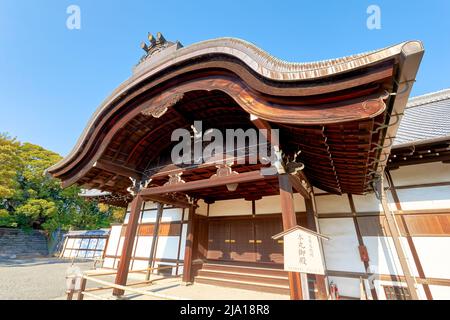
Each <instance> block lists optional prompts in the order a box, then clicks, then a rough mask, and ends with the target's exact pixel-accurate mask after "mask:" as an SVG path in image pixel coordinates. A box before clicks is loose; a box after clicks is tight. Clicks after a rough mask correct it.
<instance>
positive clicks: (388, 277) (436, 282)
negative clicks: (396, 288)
mask: <svg viewBox="0 0 450 320" xmlns="http://www.w3.org/2000/svg"><path fill="white" fill-rule="evenodd" d="M327 275H328V276H330V277H338V278H352V279H359V278H363V279H367V274H365V273H361V272H352V271H337V270H327ZM375 278H376V279H377V280H381V281H393V282H406V280H405V277H404V276H400V275H393V274H375ZM416 280H417V283H418V284H421V285H433V286H445V287H450V279H442V278H416Z"/></svg>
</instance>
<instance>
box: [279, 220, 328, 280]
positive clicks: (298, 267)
mask: <svg viewBox="0 0 450 320" xmlns="http://www.w3.org/2000/svg"><path fill="white" fill-rule="evenodd" d="M281 237H283V238H284V270H286V271H290V272H300V273H309V274H321V275H325V268H324V261H323V256H322V250H321V246H320V243H319V241H320V239H319V238H324V239H328V238H326V237H324V236H322V235H319V234H317V233H315V232H312V231H310V230H308V229H305V228H302V227H300V226H297V227H294V228H292V229H291V230H288V231H286V232H283V233H281V234H280V235H278V236H274V238H281Z"/></svg>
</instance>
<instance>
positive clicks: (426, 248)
mask: <svg viewBox="0 0 450 320" xmlns="http://www.w3.org/2000/svg"><path fill="white" fill-rule="evenodd" d="M413 242H414V245H415V247H416V251H417V255H418V256H419V259H420V262H421V264H422V268H423V272H424V273H425V276H426V277H427V278H441V279H450V237H413ZM447 298H448V299H450V295H449V296H448V297H447Z"/></svg>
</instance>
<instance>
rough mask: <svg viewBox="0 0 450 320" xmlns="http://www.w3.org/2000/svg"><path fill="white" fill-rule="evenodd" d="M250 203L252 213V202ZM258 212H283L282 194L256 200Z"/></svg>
mask: <svg viewBox="0 0 450 320" xmlns="http://www.w3.org/2000/svg"><path fill="white" fill-rule="evenodd" d="M249 203H250V214H252V207H251V206H252V203H251V201H249ZM255 209H256V214H273V213H281V203H280V196H279V195H276V196H270V197H263V198H262V199H260V200H256V201H255Z"/></svg>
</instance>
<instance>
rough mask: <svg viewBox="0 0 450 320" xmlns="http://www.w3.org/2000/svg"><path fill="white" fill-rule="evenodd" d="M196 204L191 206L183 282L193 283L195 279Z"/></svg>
mask: <svg viewBox="0 0 450 320" xmlns="http://www.w3.org/2000/svg"><path fill="white" fill-rule="evenodd" d="M195 208H196V205H195V204H194V205H192V206H190V207H189V220H188V229H187V236H186V247H185V250H184V265H183V282H185V283H192V282H193V281H194V279H193V278H194V274H193V272H192V261H193V257H194V242H195V236H196V235H195V232H196V230H195V229H196V228H195V226H196V222H197V221H196V220H197V219H196V214H195Z"/></svg>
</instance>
